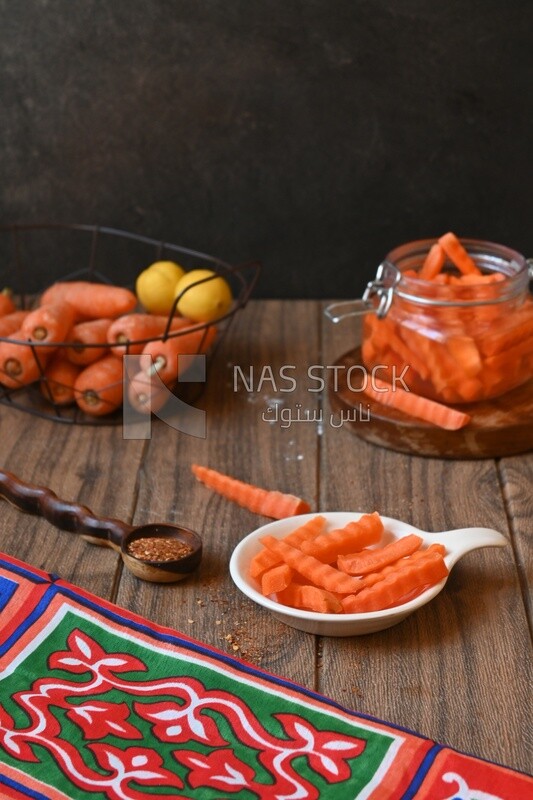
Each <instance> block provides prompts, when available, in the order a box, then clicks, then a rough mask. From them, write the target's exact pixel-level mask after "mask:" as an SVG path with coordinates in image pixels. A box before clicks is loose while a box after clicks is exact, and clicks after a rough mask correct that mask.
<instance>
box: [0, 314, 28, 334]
mask: <svg viewBox="0 0 533 800" xmlns="http://www.w3.org/2000/svg"><path fill="white" fill-rule="evenodd" d="M29 313H30V312H29V311H13V313H12V314H6V315H5V316H4V317H0V338H3V337H4V336H11V334H12V333H15V331H18V330H20V326H21V325H22V323H23V321H24V319H25V318H26V317H27V316H28V314H29Z"/></svg>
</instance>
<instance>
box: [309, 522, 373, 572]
mask: <svg viewBox="0 0 533 800" xmlns="http://www.w3.org/2000/svg"><path fill="white" fill-rule="evenodd" d="M382 534H383V522H382V520H381V517H380V516H379V514H378V512H377V511H374V512H373V513H372V514H364V515H363V516H362V517H361V518H360V519H359V520H357V521H355V520H354V521H353V522H349V523H348V524H347V525H345V526H344V528H336V529H335V530H332V531H326V532H325V533H321V534H320V535H319V536H317V537H316V538H315V539H311V540H310V541H307V542H302V543H301V544H300V545H299V547H300V549H301V551H302V552H303V553H307V555H310V556H313V558H317V559H318V560H319V561H322V562H323V563H325V564H331V563H332V562H334V561H335V560H336V558H337V556H339V555H341V554H342V555H346V554H347V553H354V552H355V551H356V550H362V549H363V547H368V545H370V544H377V542H379V540H380V539H381V536H382Z"/></svg>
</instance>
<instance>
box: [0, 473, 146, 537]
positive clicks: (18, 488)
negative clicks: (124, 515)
mask: <svg viewBox="0 0 533 800" xmlns="http://www.w3.org/2000/svg"><path fill="white" fill-rule="evenodd" d="M0 497H3V498H4V499H5V500H7V501H8V502H10V503H11V504H12V505H14V506H15V507H16V508H18V509H20V510H21V511H24V512H25V513H26V514H33V515H34V516H37V517H43V518H44V519H46V520H47V521H48V522H50V523H51V524H52V525H54V526H55V527H56V528H59V529H60V530H63V531H69V532H70V533H80V534H84V535H86V536H91V537H94V538H96V539H104V540H107V541H108V543H109V544H110V545H111V546H113V547H114V548H117V549H120V546H121V543H122V540H123V539H124V536H125V535H126V534H128V533H130V531H132V530H133V528H132V527H131V526H130V525H128V524H127V523H125V522H121V521H120V520H118V519H104V518H102V517H96V516H95V515H94V514H93V513H92V511H90V510H89V509H88V508H86V506H81V505H79V504H77V503H69V502H67V501H65V500H60V499H59V498H58V496H57V495H56V494H55V493H54V492H52V491H51V490H50V489H46V488H45V487H43V486H32V485H31V484H29V483H24V482H23V481H21V480H20V479H19V478H17V477H15V475H12V474H11V473H10V472H4V471H3V470H0Z"/></svg>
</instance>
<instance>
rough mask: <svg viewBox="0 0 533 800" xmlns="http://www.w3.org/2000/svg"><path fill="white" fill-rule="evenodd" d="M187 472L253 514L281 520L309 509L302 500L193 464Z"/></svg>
mask: <svg viewBox="0 0 533 800" xmlns="http://www.w3.org/2000/svg"><path fill="white" fill-rule="evenodd" d="M191 469H192V471H193V473H194V474H195V476H196V477H197V478H198V480H199V481H202V483H204V484H205V485H206V486H208V487H209V488H210V489H213V490H214V491H215V492H218V493H219V494H220V495H222V496H223V497H225V498H226V499H228V500H233V502H235V503H237V504H238V505H240V506H243V507H244V508H247V509H248V510H249V511H253V512H254V513H255V514H263V516H265V517H272V518H273V519H284V518H285V517H292V516H295V515H296V514H307V513H308V512H309V511H310V510H311V508H310V506H309V504H308V503H306V502H305V500H302V499H301V498H300V497H295V496H294V495H292V494H283V493H282V492H277V491H269V490H267V489H261V488H259V487H258V486H253V485H252V484H249V483H244V482H243V481H239V480H237V479H236V478H231V477H229V475H224V474H223V473H221V472H217V471H216V470H214V469H210V468H209V467H202V466H200V465H198V464H193V465H192V467H191Z"/></svg>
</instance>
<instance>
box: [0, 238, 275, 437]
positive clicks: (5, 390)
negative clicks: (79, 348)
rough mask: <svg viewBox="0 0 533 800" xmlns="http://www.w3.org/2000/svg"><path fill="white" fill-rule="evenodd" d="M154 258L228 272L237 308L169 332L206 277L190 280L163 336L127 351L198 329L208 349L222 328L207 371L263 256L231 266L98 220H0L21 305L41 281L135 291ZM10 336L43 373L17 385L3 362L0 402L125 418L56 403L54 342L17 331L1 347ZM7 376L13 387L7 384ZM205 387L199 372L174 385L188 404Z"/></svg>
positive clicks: (63, 414) (38, 410)
mask: <svg viewBox="0 0 533 800" xmlns="http://www.w3.org/2000/svg"><path fill="white" fill-rule="evenodd" d="M156 261H176V262H178V263H179V264H180V266H182V267H183V268H184V269H185V270H186V271H190V270H192V269H208V270H210V271H211V272H213V273H214V275H213V278H208V279H207V281H208V280H214V279H215V278H216V277H219V276H220V277H222V278H224V279H225V280H226V282H227V283H228V284H229V286H230V288H231V291H232V295H233V303H232V306H231V308H230V310H229V311H228V312H227V313H226V314H224V315H223V316H221V317H220V318H219V319H216V320H213V321H211V322H209V323H197V324H194V325H193V327H189V328H187V329H185V330H180V329H178V330H175V331H174V330H171V326H172V321H173V319H174V314H175V310H176V306H177V304H178V303H179V301H180V300H181V298H182V296H183V295H185V293H186V292H188V291H190V290H191V289H192V288H193V287H194V286H196V285H197V283H202V282H206V279H205V278H204V279H203V281H198V282H197V283H195V284H191V285H190V287H188V288H187V289H185V290H184V291H183V292H182V294H181V295H180V296H179V297H176V298H175V301H174V306H173V308H172V309H171V310H170V313H169V315H168V320H167V324H166V327H165V330H164V332H163V333H162V334H161V336H156V337H151V338H149V339H137V340H132V341H130V342H127V343H126V344H125V353H126V354H128V353H129V352H130V349H131V348H133V346H134V345H145V344H148V343H149V342H154V341H162V342H164V341H166V340H167V339H171V338H172V339H173V338H177V337H180V336H184V335H186V334H187V333H190V332H191V331H192V330H194V331H199V332H200V334H201V335H199V337H198V342H199V344H198V350H197V352H198V353H200V352H204V351H203V349H202V343H203V341H204V340H205V337H206V336H207V333H208V329H209V330H210V331H212V330H213V328H216V336H215V339H214V341H213V343H212V344H211V345H210V347H209V349H208V351H207V352H206V365H207V366H206V372H207V371H208V369H209V364H210V363H211V362H212V359H213V357H214V355H215V353H216V351H217V349H218V347H219V345H220V343H221V341H222V340H223V338H224V336H225V335H226V334H227V331H228V329H229V327H230V325H231V324H232V322H233V319H234V317H235V314H236V313H237V312H238V311H239V310H240V309H241V308H244V306H245V305H246V303H247V302H248V300H249V298H250V296H251V294H252V291H253V288H254V286H255V284H256V281H257V279H258V277H259V272H260V269H261V267H260V264H259V262H256V261H254V262H250V263H248V264H243V265H238V266H231V265H229V264H227V263H225V262H224V261H221V260H220V259H218V258H215V257H213V256H210V255H207V254H205V253H201V252H198V251H195V250H190V249H187V248H184V247H180V246H178V245H175V244H170V243H168V242H163V241H160V240H157V239H151V238H148V237H146V236H141V235H138V234H134V233H128V232H126V231H122V230H117V229H114V228H108V227H101V226H97V225H60V224H56V225H50V224H42V225H36V224H29V225H18V224H17V225H8V226H0V290H1V289H2V288H3V287H9V289H10V290H11V291H12V292H13V296H14V297H16V302H17V308H18V309H21V310H28V309H32V308H34V307H36V306H37V305H38V303H39V297H40V294H41V293H42V291H43V290H44V289H43V287H44V288H47V287H49V286H50V285H52V284H53V283H57V282H60V281H61V282H65V281H88V282H91V283H100V284H107V285H110V286H123V287H125V288H128V289H130V290H132V291H133V288H134V287H133V285H132V275H133V276H134V279H135V278H136V277H137V275H138V274H139V273H140V272H141V271H143V270H144V269H146V268H147V267H148V266H149V265H150V264H152V263H154V262H156ZM65 264H72V265H75V268H74V269H72V270H71V271H70V272H68V273H65V270H64V265H65ZM110 267H112V269H113V279H111V278H110V277H109V275H108V273H109V269H110ZM0 319H1V318H0ZM202 332H203V333H202ZM14 339H15V342H13V340H14ZM6 341H9V342H11V343H12V346H13V347H16V346H20V347H21V348H25V349H27V348H30V349H31V356H32V358H33V359H34V360H35V365H36V368H37V369H36V372H37V379H36V380H35V381H34V382H32V383H31V384H29V385H23V384H22V383H20V385H19V384H18V382H17V381H16V380H15V381H14V379H13V377H12V376H9V380H8V381H7V373H6V372H5V370H4V368H3V366H2V364H1V363H0V404H3V405H7V406H10V407H12V408H17V409H20V410H22V411H25V412H27V413H30V414H33V415H35V416H39V417H45V418H48V419H51V420H54V421H56V422H62V423H67V424H69V423H70V424H79V425H116V424H120V423H121V422H122V419H123V412H122V409H120V408H119V409H117V410H115V411H113V412H111V413H108V414H105V415H102V416H93V415H91V414H87V413H86V412H84V411H83V410H81V408H79V407H78V405H77V404H76V402H74V403H73V404H71V405H65V406H64V405H59V404H57V403H55V402H54V400H53V399H52V395H51V392H50V391H49V390H47V386H48V379H47V376H46V369H45V363H46V356H47V354H49V353H50V352H51V345H50V343H49V342H46V343H42V342H38V341H34V340H32V341H29V340H26V339H18V338H17V337H16V335H14V334H10V337H8V336H0V348H1V346H2V345H1V343H2V342H6ZM75 344H76V343H75V342H73V341H61V342H54V343H53V347H54V348H57V350H58V351H59V350H60V349H61V348H67V347H73V346H75ZM89 346H90V345H89ZM100 346H101V347H103V348H104V351H105V352H106V353H108V354H110V353H111V352H112V351H111V348H112V347H113V346H114V345H113V343H107V344H103V345H100ZM189 352H190V351H189ZM191 355H194V353H191ZM2 379H4V380H2ZM6 382H7V383H8V384H9V385H6ZM204 387H205V381H204V380H203V379H202V380H200V381H195V380H194V378H190V379H187V380H186V382H176V383H175V384H174V385H170V387H169V388H170V390H171V391H172V393H173V394H174V395H175V396H177V397H179V398H181V399H183V400H184V401H185V402H187V403H190V402H193V401H194V400H195V399H196V398H197V397H198V396H199V395H200V394H201V392H202V390H203V388H204Z"/></svg>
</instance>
